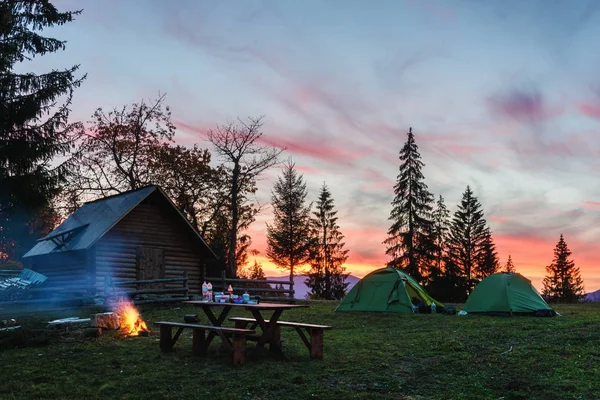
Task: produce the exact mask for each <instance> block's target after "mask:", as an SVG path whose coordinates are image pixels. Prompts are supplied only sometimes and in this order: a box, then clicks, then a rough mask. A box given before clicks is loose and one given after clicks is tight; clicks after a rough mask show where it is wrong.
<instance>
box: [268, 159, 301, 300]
mask: <svg viewBox="0 0 600 400" xmlns="http://www.w3.org/2000/svg"><path fill="white" fill-rule="evenodd" d="M294 166H295V164H293V163H292V162H291V160H290V161H288V163H287V165H286V166H285V169H284V170H283V175H282V176H280V177H279V178H278V179H277V182H276V183H275V186H274V188H273V191H272V195H271V205H272V206H273V224H272V225H269V224H267V257H268V258H269V260H271V261H272V262H273V263H274V264H275V265H276V266H277V267H279V268H281V269H285V270H288V271H289V273H290V281H292V282H293V281H294V275H296V272H297V271H296V268H297V267H298V266H302V265H304V264H306V262H307V260H308V256H309V247H310V205H306V196H307V195H308V192H307V190H306V183H305V182H304V179H303V177H302V175H300V174H298V172H297V171H296V169H295V168H294ZM292 289H293V288H292Z"/></svg>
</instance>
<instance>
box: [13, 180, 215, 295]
mask: <svg viewBox="0 0 600 400" xmlns="http://www.w3.org/2000/svg"><path fill="white" fill-rule="evenodd" d="M23 258H24V262H25V263H26V264H27V266H28V267H29V268H31V269H32V270H34V271H37V272H40V273H42V274H44V275H46V276H47V277H48V280H47V282H46V284H47V286H50V287H52V288H55V289H59V290H62V291H68V292H73V291H76V292H81V291H83V292H87V293H88V294H91V295H94V294H96V293H103V292H104V284H105V277H106V276H107V275H110V276H111V278H112V280H113V281H126V280H146V279H162V278H180V277H182V276H183V273H184V271H186V272H187V275H188V286H189V289H190V292H191V293H196V294H197V293H200V291H201V285H202V280H203V279H204V277H205V276H206V274H207V273H208V272H210V271H207V267H208V266H209V265H211V264H214V261H215V260H216V256H215V255H214V253H213V252H212V251H211V250H210V248H209V247H208V245H207V244H206V242H205V241H204V240H203V239H202V237H201V236H200V234H199V233H198V232H197V231H196V229H194V228H193V227H192V225H191V224H190V223H189V222H188V221H187V219H186V218H185V217H184V216H183V214H181V212H180V211H179V210H178V209H177V208H176V207H175V205H174V204H173V202H172V201H171V200H170V199H169V198H168V197H167V195H166V194H165V193H164V192H163V190H162V189H161V188H160V187H158V186H147V187H144V188H141V189H138V190H134V191H130V192H126V193H122V194H119V195H115V196H110V197H106V198H103V199H99V200H96V201H91V202H88V203H85V204H84V205H83V206H81V207H80V208H79V209H78V210H77V211H75V212H74V213H73V214H72V215H71V216H70V217H69V218H68V219H67V220H65V221H64V222H63V223H62V224H61V225H60V226H59V227H58V228H56V229H55V230H53V231H52V232H50V234H48V235H47V236H46V237H43V238H41V239H39V240H38V243H37V244H36V245H35V246H34V247H33V248H32V249H31V250H29V252H27V253H26V254H25V256H24V257H23ZM179 285H181V283H179ZM167 287H168V286H167Z"/></svg>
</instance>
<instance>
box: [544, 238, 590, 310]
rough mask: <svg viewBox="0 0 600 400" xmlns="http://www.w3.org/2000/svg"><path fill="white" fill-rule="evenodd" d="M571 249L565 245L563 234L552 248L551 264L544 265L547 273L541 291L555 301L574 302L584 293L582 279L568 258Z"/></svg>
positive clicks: (573, 263)
mask: <svg viewBox="0 0 600 400" xmlns="http://www.w3.org/2000/svg"><path fill="white" fill-rule="evenodd" d="M569 257H571V250H569V247H568V246H567V243H566V242H565V239H564V238H563V235H562V234H561V235H560V239H559V240H558V243H557V244H556V247H555V248H554V259H553V260H552V264H550V265H548V266H547V267H546V272H547V275H546V277H545V278H544V282H543V284H544V287H543V290H542V293H544V294H545V295H546V296H549V297H550V298H552V299H553V300H555V301H559V302H565V303H574V302H577V301H578V300H579V299H580V298H581V297H582V296H583V294H584V292H583V279H581V275H580V273H579V268H577V267H575V262H574V261H573V260H570V259H569Z"/></svg>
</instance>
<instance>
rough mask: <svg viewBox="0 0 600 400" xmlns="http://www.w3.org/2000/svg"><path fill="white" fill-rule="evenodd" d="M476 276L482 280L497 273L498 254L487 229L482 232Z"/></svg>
mask: <svg viewBox="0 0 600 400" xmlns="http://www.w3.org/2000/svg"><path fill="white" fill-rule="evenodd" d="M479 253H480V254H479V260H478V263H477V271H476V276H477V278H478V279H480V280H482V279H484V278H486V277H488V276H490V275H493V274H495V273H496V272H498V268H499V264H498V252H497V251H496V245H495V244H494V240H493V238H492V232H491V230H490V228H489V227H486V228H485V230H484V236H483V241H482V243H481V247H480V251H479Z"/></svg>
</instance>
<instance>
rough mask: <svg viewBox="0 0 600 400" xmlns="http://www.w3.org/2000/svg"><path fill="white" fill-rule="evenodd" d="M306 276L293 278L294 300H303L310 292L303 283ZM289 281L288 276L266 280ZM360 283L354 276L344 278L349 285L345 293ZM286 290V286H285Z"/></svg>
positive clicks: (271, 277)
mask: <svg viewBox="0 0 600 400" xmlns="http://www.w3.org/2000/svg"><path fill="white" fill-rule="evenodd" d="M306 278H307V275H298V276H295V277H294V292H295V294H294V297H295V298H296V299H304V298H305V297H306V295H307V294H308V293H309V292H310V289H309V287H308V286H306V284H305V283H304V281H305V280H306ZM288 279H289V275H288V276H286V275H280V276H268V277H267V280H275V281H277V280H281V281H287V280H288ZM358 281H360V278H358V277H356V276H354V275H349V276H348V278H346V282H348V283H349V285H348V288H347V289H346V292H348V291H350V289H352V287H353V286H354V285H356V283H357V282H358ZM271 286H275V285H274V284H271ZM286 289H287V286H286Z"/></svg>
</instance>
